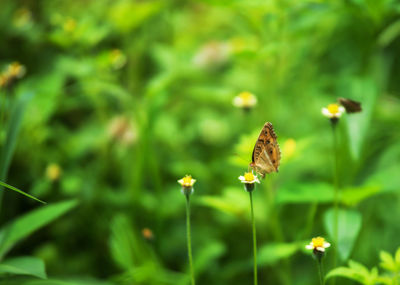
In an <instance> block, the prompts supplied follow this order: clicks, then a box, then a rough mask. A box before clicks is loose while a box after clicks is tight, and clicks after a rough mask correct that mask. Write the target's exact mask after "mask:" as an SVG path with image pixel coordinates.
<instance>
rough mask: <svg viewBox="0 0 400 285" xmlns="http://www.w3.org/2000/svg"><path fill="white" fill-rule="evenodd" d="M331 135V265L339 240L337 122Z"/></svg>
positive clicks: (336, 256) (336, 255)
mask: <svg viewBox="0 0 400 285" xmlns="http://www.w3.org/2000/svg"><path fill="white" fill-rule="evenodd" d="M332 135H333V157H334V161H333V186H334V224H333V235H334V236H333V239H334V243H335V246H334V247H333V267H334V268H335V267H336V266H337V258H338V241H339V163H338V140H337V122H336V123H332ZM335 283H336V278H333V280H332V284H333V285H335Z"/></svg>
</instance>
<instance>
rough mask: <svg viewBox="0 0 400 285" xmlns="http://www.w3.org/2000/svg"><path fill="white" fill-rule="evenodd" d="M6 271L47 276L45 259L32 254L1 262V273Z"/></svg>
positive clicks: (44, 277) (41, 276)
mask: <svg viewBox="0 0 400 285" xmlns="http://www.w3.org/2000/svg"><path fill="white" fill-rule="evenodd" d="M6 273H8V274H16V275H32V276H35V277H39V278H43V279H46V278H47V276H46V272H45V265H44V263H43V260H41V259H38V258H35V257H30V256H23V257H15V258H11V259H7V260H4V261H3V262H1V263H0V274H2V275H4V274H6Z"/></svg>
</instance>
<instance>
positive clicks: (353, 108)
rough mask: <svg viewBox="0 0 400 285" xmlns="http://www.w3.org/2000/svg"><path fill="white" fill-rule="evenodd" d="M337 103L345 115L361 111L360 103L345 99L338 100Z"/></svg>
mask: <svg viewBox="0 0 400 285" xmlns="http://www.w3.org/2000/svg"><path fill="white" fill-rule="evenodd" d="M338 101H339V103H340V105H342V106H343V107H344V108H345V109H346V112H347V113H358V112H361V111H362V109H361V103H360V102H357V101H354V100H351V99H347V98H339V99H338Z"/></svg>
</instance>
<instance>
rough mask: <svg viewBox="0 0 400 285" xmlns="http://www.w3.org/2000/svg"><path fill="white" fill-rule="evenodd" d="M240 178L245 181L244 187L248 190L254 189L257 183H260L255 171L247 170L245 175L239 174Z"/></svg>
mask: <svg viewBox="0 0 400 285" xmlns="http://www.w3.org/2000/svg"><path fill="white" fill-rule="evenodd" d="M239 180H240V182H242V183H244V188H245V190H246V191H247V192H251V191H253V190H254V187H255V183H260V180H258V177H257V175H254V174H253V172H245V173H244V175H241V176H239Z"/></svg>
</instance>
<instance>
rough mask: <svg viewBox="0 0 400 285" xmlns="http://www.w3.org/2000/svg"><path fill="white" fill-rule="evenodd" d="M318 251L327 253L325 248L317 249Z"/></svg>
mask: <svg viewBox="0 0 400 285" xmlns="http://www.w3.org/2000/svg"><path fill="white" fill-rule="evenodd" d="M317 250H318V251H322V252H325V248H323V247H321V246H319V247H317Z"/></svg>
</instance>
